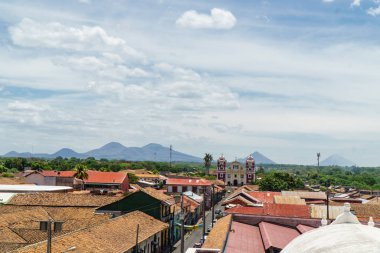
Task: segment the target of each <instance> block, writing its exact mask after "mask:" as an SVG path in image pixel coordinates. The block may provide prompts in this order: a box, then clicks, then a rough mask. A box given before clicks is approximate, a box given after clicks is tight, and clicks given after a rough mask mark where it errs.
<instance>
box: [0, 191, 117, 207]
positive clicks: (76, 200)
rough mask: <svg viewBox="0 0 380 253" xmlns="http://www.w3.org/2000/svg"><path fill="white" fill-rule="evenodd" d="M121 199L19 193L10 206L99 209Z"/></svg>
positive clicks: (69, 194) (12, 199) (88, 195)
mask: <svg viewBox="0 0 380 253" xmlns="http://www.w3.org/2000/svg"><path fill="white" fill-rule="evenodd" d="M119 199H120V197H113V196H99V195H90V194H71V193H19V194H16V195H15V196H14V197H12V198H11V200H10V201H8V204H9V205H22V206H61V207H69V206H75V207H99V206H103V205H106V204H110V203H112V202H115V201H117V200H119Z"/></svg>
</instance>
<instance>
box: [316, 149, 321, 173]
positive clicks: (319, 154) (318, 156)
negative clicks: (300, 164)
mask: <svg viewBox="0 0 380 253" xmlns="http://www.w3.org/2000/svg"><path fill="white" fill-rule="evenodd" d="M320 157H321V153H319V152H318V153H317V161H318V169H319V158H320Z"/></svg>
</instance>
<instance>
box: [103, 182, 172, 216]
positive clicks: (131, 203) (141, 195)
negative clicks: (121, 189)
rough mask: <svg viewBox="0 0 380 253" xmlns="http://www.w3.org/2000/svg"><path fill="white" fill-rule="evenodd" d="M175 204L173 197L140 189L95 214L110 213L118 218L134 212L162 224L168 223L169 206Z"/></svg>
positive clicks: (149, 189)
mask: <svg viewBox="0 0 380 253" xmlns="http://www.w3.org/2000/svg"><path fill="white" fill-rule="evenodd" d="M174 204H175V200H174V198H173V197H171V196H168V195H166V194H164V193H162V192H161V191H158V190H156V189H153V188H149V187H147V188H141V189H140V190H139V191H137V192H134V193H131V194H129V195H127V196H125V197H123V198H121V199H119V200H117V201H115V202H113V203H110V204H107V205H104V206H101V207H99V208H97V209H96V213H110V214H113V215H115V216H120V215H123V214H126V213H130V212H133V211H136V210H139V211H141V212H144V213H146V214H148V215H150V216H152V217H153V218H156V219H158V220H161V221H163V222H169V220H170V216H171V212H170V209H171V206H172V205H174Z"/></svg>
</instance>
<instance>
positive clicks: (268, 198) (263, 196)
mask: <svg viewBox="0 0 380 253" xmlns="http://www.w3.org/2000/svg"><path fill="white" fill-rule="evenodd" d="M248 194H249V195H251V196H252V197H254V198H256V199H258V200H259V201H260V202H262V203H274V196H277V195H278V196H279V195H281V192H269V191H251V192H248Z"/></svg>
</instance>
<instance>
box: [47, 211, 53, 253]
mask: <svg viewBox="0 0 380 253" xmlns="http://www.w3.org/2000/svg"><path fill="white" fill-rule="evenodd" d="M52 223H53V222H52V220H51V219H49V220H48V222H47V225H48V226H47V236H48V240H47V250H46V252H47V253H51V224H52Z"/></svg>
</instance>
